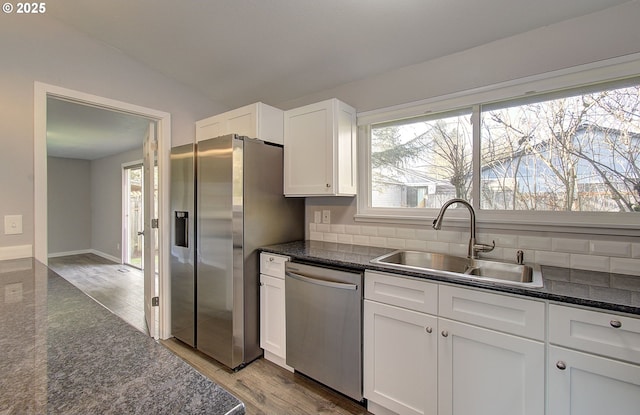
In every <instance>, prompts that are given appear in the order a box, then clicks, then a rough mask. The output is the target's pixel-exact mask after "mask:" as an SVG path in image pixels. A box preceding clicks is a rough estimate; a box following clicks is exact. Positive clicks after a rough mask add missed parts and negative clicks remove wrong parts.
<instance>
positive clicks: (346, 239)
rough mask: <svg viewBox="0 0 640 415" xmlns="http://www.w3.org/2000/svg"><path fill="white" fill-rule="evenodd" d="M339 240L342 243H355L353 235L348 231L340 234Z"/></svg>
mask: <svg viewBox="0 0 640 415" xmlns="http://www.w3.org/2000/svg"><path fill="white" fill-rule="evenodd" d="M338 242H339V243H341V244H353V243H354V242H353V235H349V234H346V233H339V234H338Z"/></svg>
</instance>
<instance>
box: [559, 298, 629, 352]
mask: <svg viewBox="0 0 640 415" xmlns="http://www.w3.org/2000/svg"><path fill="white" fill-rule="evenodd" d="M549 342H550V343H553V344H557V345H560V346H566V347H569V348H572V349H579V350H582V351H585V352H591V353H594V354H599V355H602V356H607V357H611V358H615V359H621V360H626V361H628V362H632V363H640V319H636V318H633V317H628V316H621V315H617V314H612V313H606V312H600V311H592V310H584V309H581V308H573V307H566V306H561V305H557V304H551V305H549Z"/></svg>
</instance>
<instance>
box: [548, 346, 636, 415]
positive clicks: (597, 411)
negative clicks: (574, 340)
mask: <svg viewBox="0 0 640 415" xmlns="http://www.w3.org/2000/svg"><path fill="white" fill-rule="evenodd" d="M548 362H549V364H548V372H549V373H548V380H547V393H548V400H549V408H548V412H547V413H548V414H552V415H603V414H605V415H606V414H611V415H614V414H615V415H638V414H640V367H638V366H637V365H633V364H629V363H625V362H620V361H617V360H613V359H609V358H605V357H600V356H596V355H592V354H589V353H582V352H578V351H575V350H569V349H565V348H562V347H557V346H549V359H548Z"/></svg>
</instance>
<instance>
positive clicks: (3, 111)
mask: <svg viewBox="0 0 640 415" xmlns="http://www.w3.org/2000/svg"><path fill="white" fill-rule="evenodd" d="M0 51H1V52H2V55H1V56H0V91H2V93H1V94H0V148H1V149H2V150H1V151H0V194H2V199H1V201H0V219H1V218H3V217H4V215H10V214H21V215H23V231H24V232H23V234H22V235H4V232H0V251H2V250H3V249H4V248H8V247H12V246H18V245H19V246H22V245H33V243H34V195H33V192H34V186H33V174H34V173H33V172H34V169H33V142H34V139H33V114H34V108H33V89H34V81H40V82H44V83H47V84H51V85H56V86H60V87H64V88H69V89H74V90H78V91H82V92H85V93H89V94H94V95H98V96H102V97H106V98H110V99H115V100H119V101H123V102H127V103H131V104H135V105H139V106H143V107H147V108H153V109H156V110H159V111H166V112H169V113H170V114H171V122H172V144H173V145H174V146H175V145H179V144H184V143H187V142H190V141H192V140H193V137H194V136H195V121H196V120H199V119H202V118H204V117H207V116H210V115H211V114H215V113H219V112H222V111H224V110H227V109H228V108H225V107H223V106H222V105H220V104H217V103H215V102H212V101H210V100H209V99H207V98H206V97H204V96H203V95H201V94H200V93H198V92H197V91H194V90H191V89H189V88H187V87H185V86H184V85H182V84H179V83H177V82H175V81H173V80H170V79H169V78H167V77H165V76H163V75H161V74H159V73H157V72H155V71H154V70H153V69H151V68H149V67H146V66H144V65H142V64H140V63H138V62H136V61H135V60H134V59H132V58H130V57H128V56H126V55H124V54H122V53H120V52H119V51H117V50H115V49H113V48H110V47H108V46H105V45H104V44H102V43H99V42H96V41H94V40H93V39H91V38H89V37H87V36H85V35H83V34H80V33H79V32H77V31H75V30H73V29H71V28H68V27H66V26H64V25H62V24H60V23H59V22H57V21H56V20H54V19H53V18H50V17H49V16H47V15H39V16H36V15H30V16H18V15H15V14H14V15H11V16H8V15H7V16H2V22H1V25H0ZM0 253H1V252H0ZM0 256H1V255H0Z"/></svg>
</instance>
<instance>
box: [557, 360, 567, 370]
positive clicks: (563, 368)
mask: <svg viewBox="0 0 640 415" xmlns="http://www.w3.org/2000/svg"><path fill="white" fill-rule="evenodd" d="M556 367H557V368H558V369H560V370H565V369H566V368H567V364H566V363H565V362H563V361H562V360H558V363H556Z"/></svg>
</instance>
